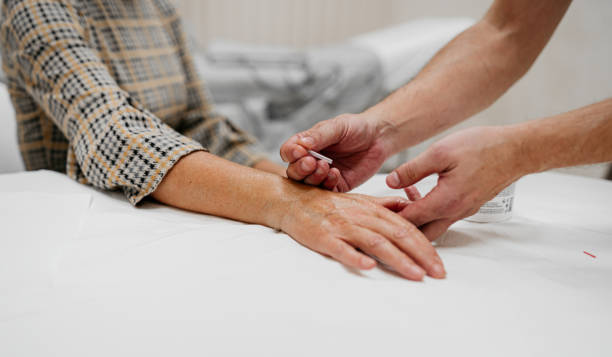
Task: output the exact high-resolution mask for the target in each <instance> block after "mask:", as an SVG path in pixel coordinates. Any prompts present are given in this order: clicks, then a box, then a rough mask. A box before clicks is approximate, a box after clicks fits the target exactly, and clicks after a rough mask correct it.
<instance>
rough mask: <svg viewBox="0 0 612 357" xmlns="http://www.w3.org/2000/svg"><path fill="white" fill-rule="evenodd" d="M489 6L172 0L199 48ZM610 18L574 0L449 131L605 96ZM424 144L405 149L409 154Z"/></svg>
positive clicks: (477, 12) (334, 39) (361, 29)
mask: <svg viewBox="0 0 612 357" xmlns="http://www.w3.org/2000/svg"><path fill="white" fill-rule="evenodd" d="M491 3H492V1H490V0H457V1H447V0H427V1H422V0H420V1H416V0H176V4H177V7H178V8H179V9H180V11H181V13H182V14H183V16H184V18H185V19H186V21H187V22H188V23H190V25H189V26H190V27H191V28H192V31H195V32H196V36H195V37H194V38H195V39H196V40H197V42H198V44H199V45H200V46H202V47H206V46H207V44H208V43H210V42H211V41H213V40H218V39H224V40H232V41H239V42H243V43H251V44H265V45H289V46H295V47H297V48H309V47H313V46H320V45H325V44H334V43H338V42H341V41H343V40H345V39H347V38H349V37H351V36H355V35H359V34H362V33H366V32H369V31H373V30H376V29H380V28H383V27H386V26H389V25H393V24H400V23H403V22H408V21H414V20H417V19H420V18H426V17H469V18H472V19H474V20H477V19H479V18H480V17H482V15H483V14H484V13H485V11H486V10H487V9H488V7H489V6H490V4H491ZM611 15H612V1H609V0H589V1H574V2H573V4H572V5H571V6H570V8H569V10H568V12H567V14H566V15H565V18H564V19H563V21H562V22H561V24H560V26H559V27H558V28H557V31H556V32H555V34H554V35H553V38H552V40H551V41H550V42H549V44H548V45H547V47H546V48H545V49H544V51H543V53H542V55H541V56H540V57H539V58H538V60H537V61H536V63H535V64H534V66H533V67H532V68H531V70H530V71H529V72H528V73H527V75H526V76H525V77H523V79H522V80H520V81H519V82H518V83H516V84H515V85H514V86H513V87H512V88H511V89H510V90H509V91H508V92H507V93H506V94H505V95H504V96H503V97H502V98H501V99H500V100H498V101H497V102H496V103H495V104H494V105H493V106H492V107H490V108H489V109H488V110H486V111H484V112H482V113H480V114H478V115H476V116H475V117H473V118H472V119H470V120H468V121H466V122H464V123H462V124H461V125H459V126H457V127H455V128H453V129H451V131H452V130H457V129H459V128H463V127H467V126H474V125H502V124H509V123H516V122H520V121H524V120H529V119H536V118H540V117H544V116H549V115H554V114H557V113H561V112H564V111H568V110H571V109H575V108H578V107H581V106H584V105H587V104H590V103H593V102H596V101H599V100H602V99H605V98H607V97H610V96H612V68H611V65H612V40H611V38H612V23H610V16H611ZM442 135H444V134H442ZM433 140H435V138H434V139H433ZM428 143H429V142H428ZM428 143H423V144H421V145H419V146H418V147H415V148H413V149H411V150H410V151H409V156H414V155H415V154H417V153H418V152H420V151H421V150H423V148H424V147H426V146H427V145H428ZM563 171H566V172H571V173H576V174H582V175H588V176H594V177H602V176H604V175H605V174H606V173H607V165H592V166H586V167H577V168H569V169H563Z"/></svg>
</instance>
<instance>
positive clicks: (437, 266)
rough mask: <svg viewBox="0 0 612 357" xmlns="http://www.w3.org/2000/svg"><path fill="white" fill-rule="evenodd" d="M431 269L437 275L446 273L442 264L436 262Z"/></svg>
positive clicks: (440, 275)
mask: <svg viewBox="0 0 612 357" xmlns="http://www.w3.org/2000/svg"><path fill="white" fill-rule="evenodd" d="M431 270H432V272H433V274H434V275H435V276H439V277H443V276H445V275H446V272H445V271H444V268H443V267H442V265H440V264H434V266H433V267H431Z"/></svg>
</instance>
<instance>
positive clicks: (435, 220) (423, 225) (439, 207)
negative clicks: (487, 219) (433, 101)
mask: <svg viewBox="0 0 612 357" xmlns="http://www.w3.org/2000/svg"><path fill="white" fill-rule="evenodd" d="M509 130H510V129H508V128H504V127H479V128H471V129H467V130H463V131H459V132H457V133H454V134H451V135H449V136H447V137H445V138H443V139H442V140H440V141H438V142H437V143H435V144H433V145H432V146H431V147H430V148H428V149H427V150H426V151H425V152H423V153H422V154H421V155H419V156H417V157H416V158H415V159H413V160H412V161H409V162H407V163H405V164H403V165H402V166H400V167H398V168H397V169H395V170H394V171H393V172H392V173H391V174H389V176H387V185H388V186H389V187H391V188H407V187H410V186H411V185H413V184H415V183H417V182H418V181H420V180H421V179H423V178H425V177H426V176H429V175H431V174H438V183H437V185H436V187H435V188H434V189H433V190H432V191H431V192H430V193H429V194H427V195H426V196H425V197H423V198H421V199H417V200H416V201H415V202H414V203H412V204H410V205H407V206H406V207H405V208H404V209H403V210H402V211H401V212H400V215H401V216H403V217H404V218H406V219H407V220H408V221H410V222H412V223H413V224H415V225H416V226H417V227H419V228H420V229H421V230H422V231H423V233H424V234H425V235H426V236H427V237H428V238H429V239H430V240H434V239H436V238H438V237H439V236H440V235H442V233H444V232H446V230H447V229H448V227H449V226H450V225H451V224H453V223H454V222H456V221H457V220H460V219H462V218H465V217H468V216H471V215H472V214H474V213H476V212H477V211H478V209H479V208H480V206H482V205H483V204H484V203H485V202H487V201H489V200H491V199H492V198H493V197H495V195H497V194H498V193H499V192H500V191H502V190H503V189H504V188H505V187H506V186H508V185H509V184H511V183H512V182H514V181H516V180H517V179H518V178H520V177H521V176H522V175H524V174H525V172H524V170H523V168H524V163H525V162H526V161H528V160H529V158H527V157H522V155H521V154H520V150H521V146H520V144H519V142H520V141H519V137H518V134H514V133H511V132H509Z"/></svg>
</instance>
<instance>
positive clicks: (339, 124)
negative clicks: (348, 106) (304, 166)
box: [298, 116, 347, 151]
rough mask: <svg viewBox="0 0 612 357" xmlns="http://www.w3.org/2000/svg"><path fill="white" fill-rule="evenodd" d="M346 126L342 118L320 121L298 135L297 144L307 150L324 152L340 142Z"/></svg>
mask: <svg viewBox="0 0 612 357" xmlns="http://www.w3.org/2000/svg"><path fill="white" fill-rule="evenodd" d="M346 125H347V124H346V121H345V120H344V119H343V116H340V117H336V118H334V119H329V120H325V121H322V122H320V123H318V124H317V125H315V126H313V127H312V128H310V129H308V130H306V131H304V132H302V133H300V134H298V137H299V138H298V143H299V144H300V145H302V146H303V147H305V148H306V149H308V150H314V151H319V150H324V149H325V148H327V147H329V146H332V145H335V144H337V143H338V142H340V140H342V137H343V135H344V133H345V132H346V130H345V128H346Z"/></svg>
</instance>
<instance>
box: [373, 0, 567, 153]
mask: <svg viewBox="0 0 612 357" xmlns="http://www.w3.org/2000/svg"><path fill="white" fill-rule="evenodd" d="M569 3H570V1H569V0H546V1H536V2H534V1H531V0H498V1H496V2H495V3H494V4H493V6H492V7H491V8H490V9H489V11H488V12H487V14H486V15H485V16H484V18H483V19H482V20H481V21H479V22H478V23H476V24H475V25H474V26H472V27H470V28H469V29H467V30H466V31H464V32H463V33H461V34H460V35H459V36H457V37H456V38H455V39H454V40H453V41H451V42H450V43H449V44H448V45H446V46H445V47H444V48H443V49H442V50H441V51H440V52H439V53H438V54H437V55H436V56H435V57H434V58H433V59H432V60H431V61H430V63H428V64H427V66H426V67H425V68H424V69H423V70H422V71H421V72H420V73H419V75H418V76H417V77H416V78H415V79H414V80H412V81H411V82H410V83H409V84H407V85H406V86H405V87H403V88H401V89H399V90H398V91H396V92H395V93H393V94H392V95H390V96H389V97H388V98H387V99H385V100H384V101H383V102H381V103H380V104H378V105H376V106H374V107H372V108H370V109H369V110H368V111H367V112H366V113H367V114H370V115H368V117H371V118H376V120H378V121H380V122H381V123H382V128H381V131H382V132H383V133H384V134H383V135H384V136H385V137H387V138H388V140H389V141H390V142H392V144H391V147H392V151H393V152H397V151H399V150H402V149H403V148H406V147H409V146H412V145H414V144H417V143H419V142H421V141H423V140H425V139H427V138H429V137H431V136H432V135H435V134H436V133H438V132H441V131H442V130H444V129H446V128H448V127H450V126H452V125H454V124H456V123H458V122H460V121H462V120H464V119H466V118H468V117H470V116H472V115H474V114H476V113H478V112H479V111H481V110H483V109H485V108H486V107H488V106H489V105H491V104H492V103H493V102H494V101H495V100H496V99H497V98H499V97H500V96H501V95H502V94H503V93H504V92H505V91H506V90H507V89H508V88H509V87H510V86H511V85H512V84H513V83H514V82H516V81H517V80H518V79H519V78H520V77H521V76H522V75H523V74H525V73H526V71H527V70H528V69H529V67H530V66H531V65H532V63H533V62H534V60H535V59H536V58H537V56H538V55H539V53H540V52H541V51H542V49H543V48H544V46H545V45H546V43H547V42H548V40H549V38H550V36H551V35H552V33H553V31H554V29H555V28H556V26H557V24H558V23H559V21H560V20H561V18H562V17H563V14H564V13H565V11H566V10H567V8H568V6H569Z"/></svg>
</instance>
